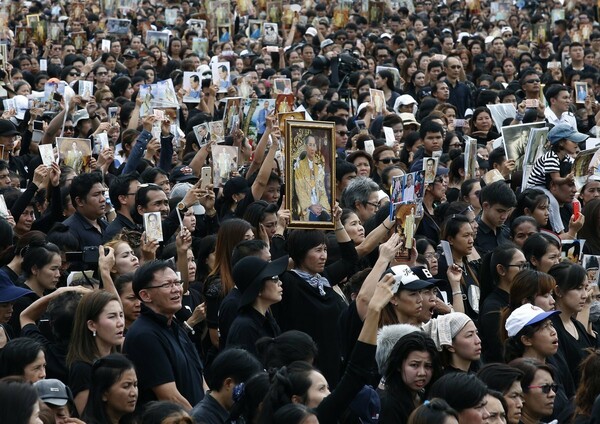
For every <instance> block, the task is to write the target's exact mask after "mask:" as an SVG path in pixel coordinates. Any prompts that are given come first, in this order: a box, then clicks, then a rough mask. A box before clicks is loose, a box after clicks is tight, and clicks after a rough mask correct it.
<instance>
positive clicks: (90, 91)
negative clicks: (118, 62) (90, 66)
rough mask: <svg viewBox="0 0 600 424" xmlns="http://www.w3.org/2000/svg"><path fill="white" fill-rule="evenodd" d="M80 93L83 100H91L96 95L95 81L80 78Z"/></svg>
mask: <svg viewBox="0 0 600 424" xmlns="http://www.w3.org/2000/svg"><path fill="white" fill-rule="evenodd" d="M78 85H79V90H78V91H79V93H78V94H79V95H80V96H81V97H82V98H83V100H89V99H90V97H92V96H93V95H94V83H93V82H92V81H86V80H79V81H78Z"/></svg>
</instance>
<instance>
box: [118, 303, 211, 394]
mask: <svg viewBox="0 0 600 424" xmlns="http://www.w3.org/2000/svg"><path fill="white" fill-rule="evenodd" d="M123 349H124V352H125V354H126V355H127V357H128V358H129V359H130V360H131V361H132V362H133V363H134V364H135V369H136V372H137V376H138V382H139V392H140V398H139V400H138V405H144V404H145V403H147V402H149V401H152V400H157V398H156V396H155V394H154V392H153V391H152V388H153V387H157V386H160V385H163V384H167V383H172V382H174V383H175V384H176V385H177V390H179V393H181V395H182V396H183V397H184V398H186V399H187V401H188V402H189V403H190V404H191V405H196V404H197V403H198V402H200V401H201V400H202V398H203V397H204V391H203V390H202V363H201V361H200V357H199V356H198V352H197V350H196V348H195V347H194V344H193V343H192V342H191V340H190V339H189V337H188V336H187V334H186V332H185V331H184V329H183V328H182V327H181V326H180V325H179V323H177V322H176V321H175V318H173V320H172V321H171V324H170V325H169V324H168V323H167V317H165V316H164V315H159V314H157V313H155V312H153V311H152V310H151V309H150V308H148V307H146V306H145V305H144V304H142V312H141V315H140V316H139V318H138V319H137V320H135V322H134V323H133V325H132V326H131V328H130V329H129V331H127V335H126V336H125V344H124V346H123Z"/></svg>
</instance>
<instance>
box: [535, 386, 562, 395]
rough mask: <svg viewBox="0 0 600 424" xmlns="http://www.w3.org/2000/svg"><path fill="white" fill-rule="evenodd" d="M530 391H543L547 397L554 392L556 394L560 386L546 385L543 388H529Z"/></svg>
mask: <svg viewBox="0 0 600 424" xmlns="http://www.w3.org/2000/svg"><path fill="white" fill-rule="evenodd" d="M528 388H529V389H542V393H543V394H545V395H547V394H548V393H550V390H552V391H553V392H554V393H556V391H557V390H558V384H544V385H543V386H528Z"/></svg>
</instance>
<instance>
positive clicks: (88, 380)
mask: <svg viewBox="0 0 600 424" xmlns="http://www.w3.org/2000/svg"><path fill="white" fill-rule="evenodd" d="M91 385H92V364H88V363H87V362H83V361H75V362H73V365H71V368H69V388H70V389H71V392H73V398H75V397H76V396H77V395H78V394H79V393H81V392H84V391H86V390H90V387H91Z"/></svg>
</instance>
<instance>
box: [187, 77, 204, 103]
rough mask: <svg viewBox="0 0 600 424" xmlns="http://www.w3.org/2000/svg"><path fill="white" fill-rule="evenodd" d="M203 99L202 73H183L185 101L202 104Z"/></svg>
mask: <svg viewBox="0 0 600 424" xmlns="http://www.w3.org/2000/svg"><path fill="white" fill-rule="evenodd" d="M201 97H202V75H201V74H200V72H184V73H183V101H184V102H185V103H200V98H201Z"/></svg>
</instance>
